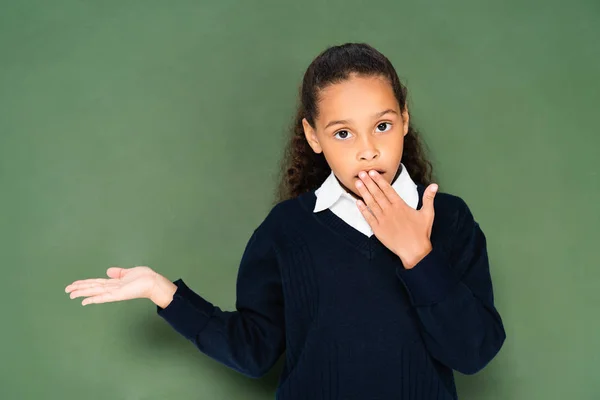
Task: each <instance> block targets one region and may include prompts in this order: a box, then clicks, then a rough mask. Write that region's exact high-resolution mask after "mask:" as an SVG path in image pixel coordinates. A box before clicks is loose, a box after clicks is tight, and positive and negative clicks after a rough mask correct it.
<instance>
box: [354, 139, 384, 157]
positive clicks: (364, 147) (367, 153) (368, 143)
mask: <svg viewBox="0 0 600 400" xmlns="http://www.w3.org/2000/svg"><path fill="white" fill-rule="evenodd" d="M357 156H358V159H359V161H371V160H375V159H377V157H379V150H378V149H377V146H375V143H374V142H373V139H372V138H371V137H370V136H368V135H365V136H363V138H362V140H361V141H360V143H359V149H358V154H357Z"/></svg>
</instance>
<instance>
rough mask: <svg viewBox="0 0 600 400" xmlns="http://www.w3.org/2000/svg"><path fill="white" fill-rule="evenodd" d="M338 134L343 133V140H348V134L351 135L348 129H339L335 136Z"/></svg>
mask: <svg viewBox="0 0 600 400" xmlns="http://www.w3.org/2000/svg"><path fill="white" fill-rule="evenodd" d="M337 135H342V136H343V137H341V138H339V139H341V140H346V138H347V137H348V135H350V132H348V131H338V132H336V133H335V135H333V137H336V136H337Z"/></svg>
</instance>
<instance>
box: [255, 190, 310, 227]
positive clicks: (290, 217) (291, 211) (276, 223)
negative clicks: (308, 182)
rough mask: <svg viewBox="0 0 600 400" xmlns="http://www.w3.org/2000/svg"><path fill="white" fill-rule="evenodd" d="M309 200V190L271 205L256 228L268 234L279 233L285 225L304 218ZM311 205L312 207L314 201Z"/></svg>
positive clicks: (308, 206)
mask: <svg viewBox="0 0 600 400" xmlns="http://www.w3.org/2000/svg"><path fill="white" fill-rule="evenodd" d="M310 201H311V197H310V192H309V193H305V194H302V195H300V196H298V197H295V198H291V199H287V200H283V201H280V202H278V203H276V204H274V205H272V206H271V208H270V209H269V211H268V212H267V214H266V216H265V217H264V219H263V221H262V222H261V223H260V225H259V226H258V227H257V228H256V230H259V231H262V232H268V233H269V234H270V235H278V234H281V233H282V231H283V228H285V227H286V226H289V225H290V224H293V222H294V221H296V220H302V219H303V218H306V211H307V210H308V209H309V208H310V207H311V205H310ZM312 206H313V207H314V203H313V204H312Z"/></svg>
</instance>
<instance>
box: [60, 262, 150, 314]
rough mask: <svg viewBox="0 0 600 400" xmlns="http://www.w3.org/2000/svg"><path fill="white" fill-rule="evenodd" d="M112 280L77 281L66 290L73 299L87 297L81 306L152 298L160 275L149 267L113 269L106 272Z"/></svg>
mask: <svg viewBox="0 0 600 400" xmlns="http://www.w3.org/2000/svg"><path fill="white" fill-rule="evenodd" d="M106 275H108V277H109V278H111V279H103V278H98V279H84V280H77V281H75V282H73V283H71V284H70V285H68V286H67V287H66V288H65V292H66V293H71V294H70V297H71V299H75V298H77V297H86V298H85V299H84V300H83V301H82V302H81V304H82V305H84V306H85V305H87V304H92V303H107V302H113V301H122V300H131V299H140V298H151V296H152V294H153V289H154V288H155V287H156V286H157V279H158V278H159V276H160V275H158V274H157V273H156V272H155V271H153V270H152V269H151V268H149V267H145V266H140V267H134V268H118V267H111V268H108V269H107V270H106Z"/></svg>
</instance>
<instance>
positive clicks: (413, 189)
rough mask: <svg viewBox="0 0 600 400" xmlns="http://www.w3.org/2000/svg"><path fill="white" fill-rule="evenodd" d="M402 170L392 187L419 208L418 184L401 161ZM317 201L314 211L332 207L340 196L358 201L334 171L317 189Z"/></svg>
mask: <svg viewBox="0 0 600 400" xmlns="http://www.w3.org/2000/svg"><path fill="white" fill-rule="evenodd" d="M400 165H401V166H402V171H401V172H400V175H398V177H397V178H396V180H395V181H394V182H393V183H392V188H394V190H395V191H396V193H398V195H399V196H400V197H401V198H402V199H403V200H404V201H405V202H406V203H407V204H408V205H409V206H410V207H412V208H414V209H415V210H416V209H417V205H418V203H419V193H418V191H417V185H416V184H415V182H414V181H413V180H412V178H411V177H410V174H409V173H408V171H407V169H406V167H405V166H404V164H402V163H400ZM315 195H316V196H317V201H316V202H315V208H314V210H313V212H319V211H323V210H325V209H327V208H330V207H332V206H333V205H334V204H335V203H336V202H337V201H338V200H339V199H340V197H343V198H346V199H348V200H351V201H352V202H353V203H356V200H355V199H354V197H352V196H351V195H350V194H349V193H348V192H346V190H345V189H344V188H342V186H341V185H340V183H339V182H338V180H337V178H336V177H335V175H334V173H333V171H331V173H330V174H329V176H328V177H327V179H325V181H324V182H323V184H322V185H321V186H320V187H319V188H318V189H317V190H316V191H315Z"/></svg>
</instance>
